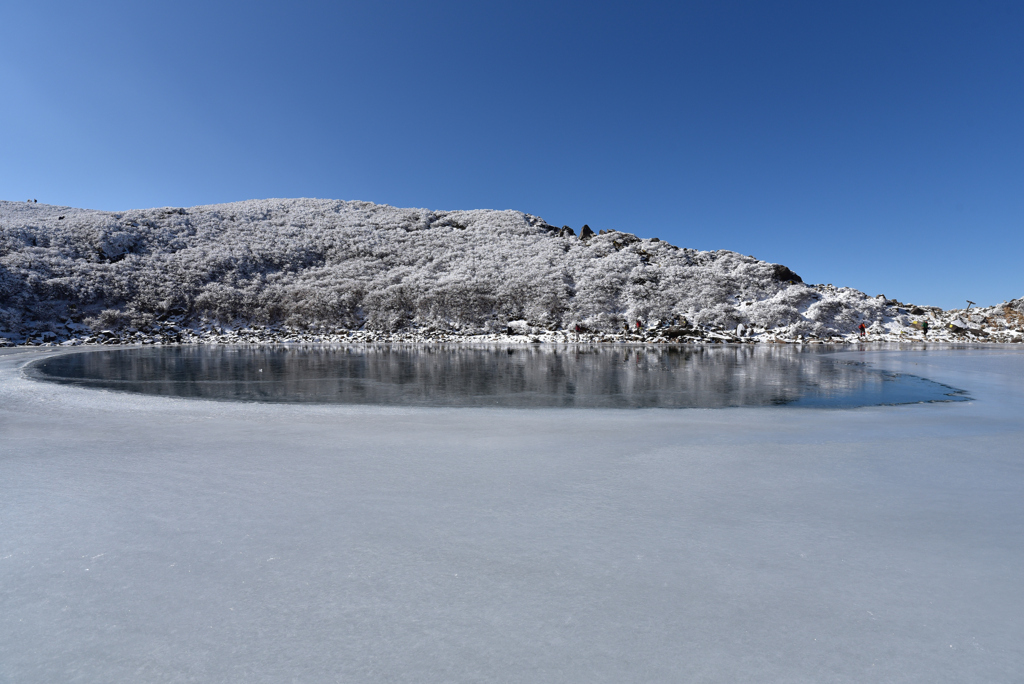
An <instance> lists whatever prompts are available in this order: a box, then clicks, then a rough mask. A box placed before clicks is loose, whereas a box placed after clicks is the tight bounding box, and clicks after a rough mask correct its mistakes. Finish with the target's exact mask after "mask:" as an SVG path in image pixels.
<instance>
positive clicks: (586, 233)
mask: <svg viewBox="0 0 1024 684" xmlns="http://www.w3.org/2000/svg"><path fill="white" fill-rule="evenodd" d="M592 237H594V231H592V230H591V229H590V226H588V225H587V224H585V223H584V224H583V227H582V228H580V240H589V239H590V238H592Z"/></svg>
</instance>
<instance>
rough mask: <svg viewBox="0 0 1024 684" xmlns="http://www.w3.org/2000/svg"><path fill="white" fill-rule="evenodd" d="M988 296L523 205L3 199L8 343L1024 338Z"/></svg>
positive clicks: (0, 330)
mask: <svg viewBox="0 0 1024 684" xmlns="http://www.w3.org/2000/svg"><path fill="white" fill-rule="evenodd" d="M970 314H971V315H967V314H966V313H965V312H944V311H942V310H941V309H936V308H919V307H913V306H911V305H906V304H902V303H900V302H898V301H896V300H894V299H886V298H885V297H883V296H881V295H879V296H877V297H869V296H868V295H866V294H864V293H863V292H859V291H857V290H853V289H850V288H836V287H832V286H831V285H810V284H807V283H803V282H802V281H801V279H800V277H799V276H797V275H796V274H795V273H793V272H792V271H791V270H790V269H788V268H786V267H785V266H782V265H779V264H771V263H767V262H763V261H759V260H757V259H755V258H754V257H751V256H745V255H742V254H737V253H735V252H730V251H722V250H720V251H714V252H700V251H696V250H692V249H681V248H678V247H675V246H673V245H670V244H668V243H666V242H662V241H660V240H658V239H657V238H651V239H641V238H638V237H636V236H635V235H632V234H629V233H623V232H618V231H607V232H605V231H601V232H600V233H599V234H596V235H592V234H591V231H590V230H589V228H584V229H581V230H580V233H579V235H577V234H576V231H574V230H572V229H569V228H566V227H563V228H561V229H560V228H557V227H555V226H551V225H548V224H547V223H546V222H545V221H544V220H542V219H540V218H538V217H536V216H531V215H529V214H524V213H521V212H517V211H487V210H479V211H428V210H424V209H398V208H395V207H391V206H387V205H376V204H371V203H368V202H344V201H333V200H314V199H283V200H280V199H274V200H259V201H256V200H254V201H247V202H237V203H232V204H220V205H211V206H202V207H192V208H188V209H183V208H163V209H147V210H133V211H124V212H102V211H91V210H82V209H73V208H69V207H56V206H50V205H42V204H35V203H23V202H0V336H2V338H0V343H3V341H4V340H6V341H7V342H8V343H41V342H61V341H70V342H74V341H101V340H106V341H147V340H149V341H157V342H160V341H163V342H166V341H195V340H203V339H231V340H239V341H240V340H249V339H274V340H281V339H293V338H294V339H314V338H319V337H325V336H326V337H338V336H345V337H347V338H350V339H351V338H352V337H357V338H358V337H364V338H367V339H427V338H438V337H442V338H465V337H467V336H485V337H487V338H497V337H503V336H509V335H511V336H514V337H524V338H525V339H534V338H535V339H546V340H553V339H564V338H566V337H568V336H576V337H577V338H578V337H583V338H587V339H607V338H609V337H611V336H615V337H627V336H628V337H631V338H634V337H640V338H644V339H657V340H660V339H665V340H672V339H675V340H692V339H708V338H712V339H723V340H725V339H734V340H748V339H761V340H768V339H771V340H795V339H805V340H806V339H822V340H827V339H835V338H850V337H852V336H856V335H857V333H858V326H859V325H860V324H861V323H864V325H865V326H866V327H867V329H868V333H869V335H871V336H873V337H875V338H878V339H892V338H893V337H894V336H895V337H901V336H902V337H907V336H910V337H913V336H918V337H920V336H921V335H922V334H923V331H919V330H918V328H917V327H915V321H918V325H920V323H921V322H924V321H925V320H928V321H930V324H931V330H932V332H931V333H930V335H929V338H932V337H936V336H937V335H938V336H940V337H945V338H949V339H959V338H971V337H975V338H981V337H985V338H986V339H989V340H997V339H998V340H1007V341H1009V340H1013V339H1017V340H1019V339H1020V338H1021V336H1020V330H1021V329H1022V324H1024V315H1022V314H1024V300H1016V301H1014V302H1010V303H1008V304H1006V305H1005V306H1002V307H993V308H990V309H986V310H972V311H971V312H970ZM637 322H639V323H640V325H639V328H638V327H637ZM951 323H953V324H954V325H955V329H954V328H951V327H950V324H951ZM627 329H628V330H629V333H628V334H627V333H626V330H627ZM100 331H105V332H103V334H102V336H100V335H98V333H100ZM318 336H319V337H318Z"/></svg>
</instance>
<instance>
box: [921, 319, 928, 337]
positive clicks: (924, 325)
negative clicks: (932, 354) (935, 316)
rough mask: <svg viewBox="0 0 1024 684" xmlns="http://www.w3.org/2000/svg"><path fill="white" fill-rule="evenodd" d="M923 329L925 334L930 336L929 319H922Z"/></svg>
mask: <svg viewBox="0 0 1024 684" xmlns="http://www.w3.org/2000/svg"><path fill="white" fill-rule="evenodd" d="M921 330H923V331H924V336H925V337H928V321H921Z"/></svg>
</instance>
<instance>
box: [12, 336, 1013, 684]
mask: <svg viewBox="0 0 1024 684" xmlns="http://www.w3.org/2000/svg"><path fill="white" fill-rule="evenodd" d="M0 353H2V352H0ZM41 353H59V352H56V350H52V349H50V350H34V351H28V352H25V351H20V352H18V353H13V354H6V355H3V356H0V681H11V682H55V681H75V682H127V681H132V682H136V681H146V682H186V681H202V682H281V681H301V682H335V681H337V682H369V681H374V682H385V681H386V682H435V681H436V682H441V681H444V682H466V681H500V682H574V681H579V682H600V681H608V682H654V681H657V682H866V681H872V682H922V683H923V682H928V683H929V684H933V683H936V682H967V681H976V682H1006V681H1013V680H1015V679H1017V678H1019V676H1020V673H1021V672H1022V671H1024V649H1021V647H1020V643H1021V637H1022V634H1024V590H1022V585H1021V581H1020V569H1021V568H1022V567H1024V545H1022V544H1021V543H1020V540H1021V538H1022V532H1024V449H1022V447H1021V444H1024V434H1022V433H1024V421H1022V416H1024V384H1022V382H1021V381H1022V379H1024V353H1022V350H1019V349H1017V348H1004V349H979V350H941V349H937V350H927V351H873V352H855V351H851V352H843V353H844V354H846V355H847V356H848V357H849V358H851V359H859V360H866V361H870V362H872V363H875V364H877V365H878V366H879V367H882V368H887V369H891V370H902V371H907V372H912V373H914V374H917V375H921V376H924V377H928V378H931V379H933V380H937V381H940V382H945V383H948V384H950V385H952V386H955V387H961V388H964V389H966V390H967V391H969V392H970V394H971V397H972V401H969V402H963V403H955V404H926V405H910V406H900V407H877V408H864V409H856V410H819V409H790V408H757V409H720V410H642V411H617V410H597V409H592V410H569V409H561V410H560V409H531V410H515V409H430V408H408V409H400V408H382V407H368V406H363V407H351V406H349V407H346V406H337V405H330V406H309V405H303V406H295V405H282V404H232V403H218V402H201V401H191V400H184V399H164V398H157V397H147V396H138V395H125V394H116V393H107V392H98V391H92V390H84V389H78V388H73V387H66V386H59V385H53V384H46V383H38V382H34V381H31V380H28V379H25V378H24V377H22V375H21V372H20V368H21V366H22V365H24V363H26V362H27V361H28V360H29V359H31V358H38V355H39V354H41Z"/></svg>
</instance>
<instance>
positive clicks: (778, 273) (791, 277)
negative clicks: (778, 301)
mask: <svg viewBox="0 0 1024 684" xmlns="http://www.w3.org/2000/svg"><path fill="white" fill-rule="evenodd" d="M772 276H773V277H774V278H775V279H776V280H778V281H781V282H792V283H802V282H804V279H803V278H801V277H800V276H798V275H797V274H796V273H794V272H793V271H792V270H790V269H789V267H788V266H783V265H782V264H772Z"/></svg>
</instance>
